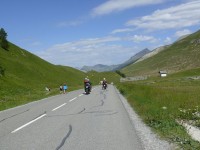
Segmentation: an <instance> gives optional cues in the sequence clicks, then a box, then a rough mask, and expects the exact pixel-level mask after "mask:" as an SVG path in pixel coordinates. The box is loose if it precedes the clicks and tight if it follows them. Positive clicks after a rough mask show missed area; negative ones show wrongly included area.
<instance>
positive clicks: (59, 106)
mask: <svg viewBox="0 0 200 150" xmlns="http://www.w3.org/2000/svg"><path fill="white" fill-rule="evenodd" d="M66 104H67V103H64V104H62V105H60V106H58V107H56V108H54V109H53V110H52V111H55V110H57V109H59V108H60V107H63V106H65V105H66Z"/></svg>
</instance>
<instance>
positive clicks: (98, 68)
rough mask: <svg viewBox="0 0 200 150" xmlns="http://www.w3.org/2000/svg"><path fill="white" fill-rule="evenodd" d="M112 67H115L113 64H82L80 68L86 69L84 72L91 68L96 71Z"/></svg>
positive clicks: (103, 70) (111, 68) (107, 69)
mask: <svg viewBox="0 0 200 150" xmlns="http://www.w3.org/2000/svg"><path fill="white" fill-rule="evenodd" d="M113 68H115V65H111V66H108V65H102V64H97V65H94V66H83V67H82V68H81V70H83V71H86V72H87V71H92V70H94V71H97V72H106V71H111V70H113Z"/></svg>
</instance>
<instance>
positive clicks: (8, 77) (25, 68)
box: [0, 43, 85, 110]
mask: <svg viewBox="0 0 200 150" xmlns="http://www.w3.org/2000/svg"><path fill="white" fill-rule="evenodd" d="M0 66H1V67H2V68H3V69H5V75H4V76H0V110H2V109H6V108H8V107H10V106H11V107H12V106H15V105H18V104H23V103H26V102H28V101H32V100H37V99H39V98H42V97H46V96H48V95H53V94H56V93H58V87H59V85H60V84H63V83H64V82H66V83H67V85H68V86H69V90H73V89H77V88H82V81H83V78H84V77H85V73H83V72H81V71H79V70H76V69H73V68H71V67H65V66H56V65H53V64H50V63H48V62H46V61H44V60H43V59H41V58H39V57H37V56H35V55H33V54H31V53H29V52H28V51H26V50H23V49H21V48H19V47H17V46H15V45H13V44H12V43H9V50H8V51H6V50H4V49H2V48H0ZM45 87H49V88H51V92H50V93H47V92H46V91H45Z"/></svg>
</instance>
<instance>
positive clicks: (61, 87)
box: [60, 84, 63, 94]
mask: <svg viewBox="0 0 200 150" xmlns="http://www.w3.org/2000/svg"><path fill="white" fill-rule="evenodd" d="M61 93H63V86H62V84H61V85H60V94H61Z"/></svg>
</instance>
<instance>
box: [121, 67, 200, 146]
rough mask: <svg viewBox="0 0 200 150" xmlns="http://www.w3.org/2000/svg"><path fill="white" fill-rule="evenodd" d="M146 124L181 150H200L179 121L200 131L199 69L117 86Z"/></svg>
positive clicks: (197, 143)
mask: <svg viewBox="0 0 200 150" xmlns="http://www.w3.org/2000/svg"><path fill="white" fill-rule="evenodd" d="M118 88H119V90H120V92H121V93H122V94H124V95H125V96H126V97H127V99H128V101H129V103H130V104H131V105H132V107H134V110H136V112H137V114H138V115H139V116H140V117H141V118H142V119H143V121H144V122H145V123H146V124H147V125H148V126H149V127H151V128H152V129H153V131H155V132H156V133H157V134H158V135H160V137H162V138H164V139H165V140H167V141H169V142H170V143H173V144H176V145H178V146H179V148H180V149H185V150H199V149H200V143H199V142H197V141H195V140H194V139H192V138H191V136H190V135H189V134H187V131H186V129H185V128H184V127H183V126H181V125H180V124H178V123H177V121H179V122H180V121H182V122H186V123H188V124H190V125H193V126H196V127H198V128H199V129H200V115H199V114H200V111H199V107H200V105H199V97H200V92H199V91H200V68H198V69H191V70H187V71H181V72H178V73H174V74H173V75H169V76H167V77H165V78H160V77H150V78H148V79H147V80H143V81H134V82H126V83H121V84H119V85H118Z"/></svg>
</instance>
